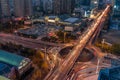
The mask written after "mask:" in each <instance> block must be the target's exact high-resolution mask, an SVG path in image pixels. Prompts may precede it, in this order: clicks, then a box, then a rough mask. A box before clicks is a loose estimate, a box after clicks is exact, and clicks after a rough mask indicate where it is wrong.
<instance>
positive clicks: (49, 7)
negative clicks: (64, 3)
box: [43, 0, 53, 13]
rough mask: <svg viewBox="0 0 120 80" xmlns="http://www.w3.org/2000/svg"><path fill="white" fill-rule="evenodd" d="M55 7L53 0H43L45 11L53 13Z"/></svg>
mask: <svg viewBox="0 0 120 80" xmlns="http://www.w3.org/2000/svg"><path fill="white" fill-rule="evenodd" d="M52 9H53V4H52V0H43V10H44V12H45V13H51V12H52Z"/></svg>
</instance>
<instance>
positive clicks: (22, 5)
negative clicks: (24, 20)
mask: <svg viewBox="0 0 120 80" xmlns="http://www.w3.org/2000/svg"><path fill="white" fill-rule="evenodd" d="M14 13H15V16H16V17H24V16H31V15H32V0H14Z"/></svg>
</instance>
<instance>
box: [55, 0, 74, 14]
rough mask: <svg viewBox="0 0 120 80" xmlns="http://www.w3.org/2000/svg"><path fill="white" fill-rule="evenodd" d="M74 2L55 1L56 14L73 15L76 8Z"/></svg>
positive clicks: (65, 0)
mask: <svg viewBox="0 0 120 80" xmlns="http://www.w3.org/2000/svg"><path fill="white" fill-rule="evenodd" d="M72 2H74V1H73V0H53V12H54V14H65V13H67V14H71V13H72V11H73V8H74V3H72Z"/></svg>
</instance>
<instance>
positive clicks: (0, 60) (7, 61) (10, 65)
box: [0, 50, 32, 78]
mask: <svg viewBox="0 0 120 80" xmlns="http://www.w3.org/2000/svg"><path fill="white" fill-rule="evenodd" d="M31 65H32V62H31V60H30V59H28V58H25V57H22V56H19V55H16V54H12V53H9V52H6V51H3V50H0V75H2V76H5V77H8V78H11V76H10V75H11V74H14V75H18V74H19V75H18V76H22V75H23V74H24V73H25V72H26V71H27V70H29V69H30V68H31ZM13 70H15V71H13ZM12 72H15V73H12ZM16 72H17V73H16Z"/></svg>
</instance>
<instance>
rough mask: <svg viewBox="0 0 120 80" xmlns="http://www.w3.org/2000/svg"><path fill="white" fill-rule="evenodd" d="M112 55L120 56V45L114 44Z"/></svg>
mask: <svg viewBox="0 0 120 80" xmlns="http://www.w3.org/2000/svg"><path fill="white" fill-rule="evenodd" d="M112 53H113V54H117V55H120V44H113V46H112Z"/></svg>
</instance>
